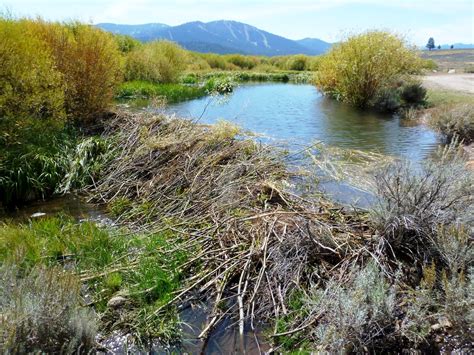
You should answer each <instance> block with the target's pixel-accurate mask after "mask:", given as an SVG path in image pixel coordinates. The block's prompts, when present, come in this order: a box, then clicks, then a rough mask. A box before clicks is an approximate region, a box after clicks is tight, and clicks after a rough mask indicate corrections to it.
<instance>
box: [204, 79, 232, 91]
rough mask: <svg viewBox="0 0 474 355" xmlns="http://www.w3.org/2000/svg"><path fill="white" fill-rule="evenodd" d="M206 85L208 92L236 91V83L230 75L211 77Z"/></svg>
mask: <svg viewBox="0 0 474 355" xmlns="http://www.w3.org/2000/svg"><path fill="white" fill-rule="evenodd" d="M204 87H205V89H206V91H207V92H208V93H217V94H230V93H231V92H233V91H234V87H235V83H234V82H233V81H232V79H231V78H229V77H223V78H211V79H209V80H208V81H207V82H206V83H205V84H204Z"/></svg>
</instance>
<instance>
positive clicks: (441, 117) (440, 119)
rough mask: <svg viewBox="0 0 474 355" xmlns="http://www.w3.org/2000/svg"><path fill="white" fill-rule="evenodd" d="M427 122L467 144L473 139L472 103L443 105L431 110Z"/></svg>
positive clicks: (448, 135)
mask: <svg viewBox="0 0 474 355" xmlns="http://www.w3.org/2000/svg"><path fill="white" fill-rule="evenodd" d="M428 120H429V121H428V123H429V124H430V125H431V126H432V127H433V128H435V129H436V130H438V131H439V132H441V133H442V134H444V135H445V136H446V138H447V140H448V141H451V140H452V139H453V138H456V137H457V138H458V139H460V140H463V141H464V143H466V144H469V143H471V142H473V141H474V104H469V103H465V104H457V105H452V104H451V105H444V106H441V107H438V108H436V109H434V110H431V112H430V116H429V118H428Z"/></svg>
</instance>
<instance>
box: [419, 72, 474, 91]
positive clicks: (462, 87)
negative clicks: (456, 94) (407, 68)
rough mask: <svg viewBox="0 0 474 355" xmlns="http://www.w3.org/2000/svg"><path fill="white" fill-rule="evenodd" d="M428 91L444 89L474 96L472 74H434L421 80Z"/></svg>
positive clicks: (473, 76) (473, 78) (473, 77)
mask: <svg viewBox="0 0 474 355" xmlns="http://www.w3.org/2000/svg"><path fill="white" fill-rule="evenodd" d="M423 84H424V85H425V87H427V88H428V89H445V90H454V91H461V92H466V93H470V94H474V74H434V75H427V76H425V77H424V78H423Z"/></svg>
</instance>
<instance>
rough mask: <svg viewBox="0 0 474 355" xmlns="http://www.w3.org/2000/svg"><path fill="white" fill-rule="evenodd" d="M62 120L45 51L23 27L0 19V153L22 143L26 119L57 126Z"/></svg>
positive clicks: (59, 94) (58, 85) (56, 78)
mask: <svg viewBox="0 0 474 355" xmlns="http://www.w3.org/2000/svg"><path fill="white" fill-rule="evenodd" d="M64 118H65V115H64V94H63V84H62V81H61V76H60V74H59V73H58V72H57V71H56V70H55V68H54V62H53V61H52V59H51V57H50V51H49V49H48V47H47V46H46V45H45V44H44V43H42V42H41V41H40V40H39V39H37V38H32V37H31V36H30V33H29V31H28V29H27V28H26V27H25V26H24V25H23V23H20V22H18V21H13V20H9V19H2V18H0V149H1V150H3V149H5V148H6V147H8V146H12V145H18V144H21V143H24V141H23V140H22V132H24V131H25V130H28V129H29V128H28V123H29V121H28V120H29V119H34V120H38V121H39V120H42V121H43V122H46V121H47V122H48V123H49V124H50V125H52V126H56V125H59V126H60V125H61V124H62V122H63V121H64ZM45 127H47V125H45Z"/></svg>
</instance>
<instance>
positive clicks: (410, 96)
mask: <svg viewBox="0 0 474 355" xmlns="http://www.w3.org/2000/svg"><path fill="white" fill-rule="evenodd" d="M400 98H401V99H402V100H403V103H404V104H405V105H406V106H421V105H424V104H425V103H426V89H425V88H424V87H423V85H422V83H421V82H416V81H415V82H408V83H404V84H403V85H402V86H401V88H400Z"/></svg>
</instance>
